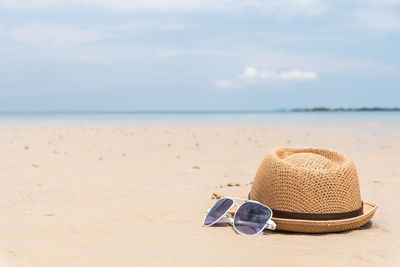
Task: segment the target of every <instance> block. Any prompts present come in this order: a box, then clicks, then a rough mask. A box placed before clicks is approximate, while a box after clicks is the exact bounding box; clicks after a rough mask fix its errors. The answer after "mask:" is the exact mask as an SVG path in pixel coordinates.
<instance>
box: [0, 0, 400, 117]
mask: <svg viewBox="0 0 400 267" xmlns="http://www.w3.org/2000/svg"><path fill="white" fill-rule="evenodd" d="M399 47H400V0H380V1H375V0H374V1H373V0H363V1H361V0H360V1H357V0H355V1H323V0H279V1H278V0H274V1H272V0H264V1H261V0H242V1H236V0H202V1H197V0H163V1H161V0H132V1H126V0H114V1H106V0H30V1H28V0H0V75H1V76H0V77H1V78H0V104H1V105H0V110H3V111H4V110H9V111H16V110H29V111H30V110H36V111H39V110H40V111H51V110H253V109H254V110H270V109H277V108H296V107H314V106H327V107H340V106H343V107H360V106H383V107H391V106H400V104H399V100H398V99H400V49H399Z"/></svg>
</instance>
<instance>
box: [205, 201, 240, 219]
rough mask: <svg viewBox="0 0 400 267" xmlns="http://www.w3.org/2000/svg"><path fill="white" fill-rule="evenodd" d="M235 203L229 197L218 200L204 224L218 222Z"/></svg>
mask: <svg viewBox="0 0 400 267" xmlns="http://www.w3.org/2000/svg"><path fill="white" fill-rule="evenodd" d="M232 205H233V200H232V199H229V198H222V199H220V200H218V201H217V203H215V204H214V206H212V208H211V209H210V211H209V212H208V214H207V216H206V218H205V220H204V225H210V224H213V223H215V222H217V221H218V220H219V219H220V218H221V217H222V216H224V215H225V213H226V212H227V211H228V210H229V208H230V207H231V206H232Z"/></svg>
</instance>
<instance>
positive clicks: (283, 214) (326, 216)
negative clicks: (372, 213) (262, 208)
mask: <svg viewBox="0 0 400 267" xmlns="http://www.w3.org/2000/svg"><path fill="white" fill-rule="evenodd" d="M249 199H250V200H251V198H250V193H249ZM363 208H364V204H363V202H361V207H360V208H358V209H356V210H352V211H347V212H337V213H305V212H292V211H285V210H275V209H271V210H272V214H273V215H272V216H273V217H275V218H282V219H294V220H312V221H328V220H342V219H349V218H354V217H357V216H360V215H362V214H363Z"/></svg>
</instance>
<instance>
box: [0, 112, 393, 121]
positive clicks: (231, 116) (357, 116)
mask: <svg viewBox="0 0 400 267" xmlns="http://www.w3.org/2000/svg"><path fill="white" fill-rule="evenodd" d="M7 121H13V122H18V121H20V122H23V121H30V122H35V121H41V122H43V121H71V122H73V121H81V122H86V121H87V122H121V123H124V122H127V123H128V122H132V123H135V122H137V123H147V122H149V123H153V122H155V123H157V122H160V123H162V122H164V123H180V122H182V123H188V122H190V123H196V122H205V123H207V122H210V123H220V122H227V123H235V122H249V123H253V122H254V123H257V122H265V123H268V122H315V123H318V122H388V123H396V124H397V123H400V111H340V112H339V111H312V112H310V111H305V112H297V111H296V112H293V111H80V112H75V111H74V112H0V122H7Z"/></svg>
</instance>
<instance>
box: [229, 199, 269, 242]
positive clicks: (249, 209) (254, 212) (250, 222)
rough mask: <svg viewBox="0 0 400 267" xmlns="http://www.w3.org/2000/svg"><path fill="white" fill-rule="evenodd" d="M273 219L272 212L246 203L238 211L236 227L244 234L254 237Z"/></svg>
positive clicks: (254, 204)
mask: <svg viewBox="0 0 400 267" xmlns="http://www.w3.org/2000/svg"><path fill="white" fill-rule="evenodd" d="M270 218H271V211H270V210H269V209H268V208H266V207H264V206H263V205H260V204H258V203H254V202H247V203H244V204H243V205H241V206H240V207H239V209H238V210H237V211H236V214H235V217H234V225H235V228H236V230H238V231H239V232H240V233H242V234H246V235H254V234H256V233H258V232H260V231H261V229H263V227H264V226H265V225H266V224H267V222H268V220H269V219H270Z"/></svg>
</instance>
